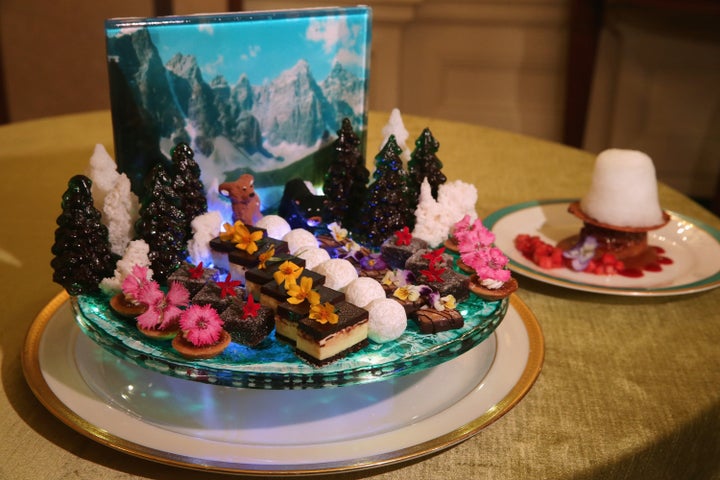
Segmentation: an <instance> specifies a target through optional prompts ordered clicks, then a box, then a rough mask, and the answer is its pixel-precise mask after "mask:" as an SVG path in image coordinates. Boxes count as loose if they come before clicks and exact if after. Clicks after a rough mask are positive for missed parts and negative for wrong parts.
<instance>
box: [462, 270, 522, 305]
mask: <svg viewBox="0 0 720 480" xmlns="http://www.w3.org/2000/svg"><path fill="white" fill-rule="evenodd" d="M468 288H469V289H470V291H471V292H473V293H474V294H475V295H477V296H478V297H480V298H482V299H483V300H488V301H495V300H501V299H503V298H505V297H509V296H510V294H512V293H513V292H514V291H515V290H517V289H518V283H517V280H515V279H514V278H512V277H510V280H508V281H507V282H505V283H504V284H503V286H502V287H500V288H496V289H490V288H486V287H483V286H482V285H481V284H480V282H479V281H478V277H477V275H472V276H471V277H470V285H469V287H468Z"/></svg>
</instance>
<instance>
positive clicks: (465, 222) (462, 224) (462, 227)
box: [452, 214, 472, 242]
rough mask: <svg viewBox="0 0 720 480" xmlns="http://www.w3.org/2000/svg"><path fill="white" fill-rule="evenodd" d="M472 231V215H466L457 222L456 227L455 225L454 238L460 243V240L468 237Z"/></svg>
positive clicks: (453, 228) (453, 229)
mask: <svg viewBox="0 0 720 480" xmlns="http://www.w3.org/2000/svg"><path fill="white" fill-rule="evenodd" d="M471 229H472V224H471V223H470V215H468V214H465V216H464V217H463V218H461V219H460V220H458V221H457V222H455V225H453V227H452V236H453V237H455V240H457V241H458V242H460V239H461V238H462V237H464V236H465V235H467V234H468V233H469V232H470V230H471Z"/></svg>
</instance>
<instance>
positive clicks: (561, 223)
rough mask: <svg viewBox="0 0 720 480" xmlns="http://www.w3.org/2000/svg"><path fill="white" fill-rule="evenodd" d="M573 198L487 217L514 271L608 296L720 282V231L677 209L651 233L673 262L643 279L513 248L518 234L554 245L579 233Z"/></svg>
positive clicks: (697, 288) (682, 291)
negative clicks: (543, 259)
mask: <svg viewBox="0 0 720 480" xmlns="http://www.w3.org/2000/svg"><path fill="white" fill-rule="evenodd" d="M574 201H575V200H574V199H557V200H539V201H538V200H533V201H529V202H523V203H518V204H515V205H511V206H508V207H505V208H503V209H501V210H498V211H496V212H494V213H492V214H491V215H488V216H487V217H486V218H484V219H483V221H484V224H485V226H486V227H487V228H489V229H490V230H492V232H493V233H494V234H495V243H496V245H497V246H498V247H499V248H500V249H501V250H502V251H503V252H505V254H506V255H507V256H508V258H509V260H510V263H509V267H510V269H511V270H512V271H514V272H516V273H519V274H521V275H524V276H526V277H529V278H533V279H535V280H539V281H541V282H545V283H549V284H551V285H557V286H560V287H564V288H569V289H573V290H581V291H586V292H593V293H602V294H607V295H623V296H670V295H686V294H689V293H697V292H702V291H705V290H711V289H713V288H717V287H718V286H720V231H718V230H717V229H715V228H713V227H712V226H710V225H707V224H704V223H702V222H700V221H698V220H695V219H693V218H690V217H687V216H684V215H681V214H679V213H676V212H667V213H668V215H669V221H668V222H667V223H666V224H665V225H664V226H662V227H660V228H658V229H656V230H652V231H650V232H648V244H650V245H653V246H657V247H660V248H662V249H663V250H664V251H665V253H664V254H663V255H664V256H667V257H668V258H670V259H671V260H672V264H670V265H663V268H662V270H661V271H658V272H645V273H644V274H643V276H641V277H639V278H633V277H624V276H621V275H594V274H591V273H584V272H575V271H573V270H570V269H567V268H555V269H543V268H540V267H539V266H538V265H536V264H535V263H533V262H532V261H531V260H530V259H528V258H525V257H524V256H523V255H522V254H521V253H520V252H519V251H518V250H517V249H516V248H515V243H514V241H515V237H516V236H517V235H519V234H528V235H537V236H539V237H540V238H542V239H543V240H544V241H546V242H548V243H550V244H553V245H554V244H557V243H558V242H560V241H561V240H563V239H566V238H568V237H570V236H572V235H574V234H577V233H578V232H579V231H580V228H581V227H582V222H581V221H580V220H579V219H578V218H577V217H576V216H574V215H572V214H570V213H568V206H569V205H570V204H571V203H572V202H574Z"/></svg>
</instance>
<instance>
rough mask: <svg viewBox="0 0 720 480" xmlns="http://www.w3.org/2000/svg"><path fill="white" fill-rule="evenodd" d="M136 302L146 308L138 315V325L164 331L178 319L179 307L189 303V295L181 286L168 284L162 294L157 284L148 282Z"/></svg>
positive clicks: (173, 283) (180, 311) (174, 283)
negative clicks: (167, 287)
mask: <svg viewBox="0 0 720 480" xmlns="http://www.w3.org/2000/svg"><path fill="white" fill-rule="evenodd" d="M137 300H138V302H140V303H144V304H145V305H147V306H148V309H147V310H146V311H145V312H144V313H142V314H140V315H138V317H137V323H138V325H139V326H141V327H142V328H145V329H148V330H152V329H159V330H165V329H167V328H168V327H171V326H172V325H173V324H174V323H175V321H176V320H177V319H178V318H179V317H180V314H181V313H182V309H181V307H185V306H187V304H188V303H189V302H190V293H189V292H188V291H187V289H186V288H185V287H184V286H183V285H181V284H179V283H177V282H170V288H169V289H168V292H167V294H164V293H163V291H162V290H160V286H159V285H158V284H157V282H154V281H150V282H148V283H147V284H146V285H145V286H144V287H143V288H142V289H141V290H140V291H139V292H138V297H137Z"/></svg>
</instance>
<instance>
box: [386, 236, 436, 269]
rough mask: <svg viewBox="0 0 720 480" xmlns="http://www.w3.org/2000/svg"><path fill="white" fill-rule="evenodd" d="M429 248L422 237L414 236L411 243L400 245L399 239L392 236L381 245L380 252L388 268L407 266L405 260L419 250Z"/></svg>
mask: <svg viewBox="0 0 720 480" xmlns="http://www.w3.org/2000/svg"><path fill="white" fill-rule="evenodd" d="M425 248H428V244H427V242H426V241H425V240H423V239H421V238H412V239H411V240H410V244H409V245H398V244H397V239H396V238H395V237H394V236H392V237H390V238H388V239H387V240H385V241H384V242H383V244H382V245H380V253H381V255H382V258H383V260H385V263H386V264H387V266H388V268H390V269H396V268H406V267H405V262H406V261H407V259H408V258H410V257H411V256H412V254H413V253H415V252H416V251H417V250H420V249H425Z"/></svg>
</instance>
